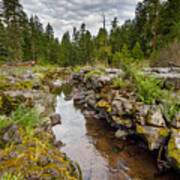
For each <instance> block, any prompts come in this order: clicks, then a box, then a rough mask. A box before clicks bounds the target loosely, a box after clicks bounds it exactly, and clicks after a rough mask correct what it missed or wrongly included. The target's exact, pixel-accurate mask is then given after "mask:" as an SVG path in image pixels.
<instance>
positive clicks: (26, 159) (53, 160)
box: [0, 132, 81, 180]
mask: <svg viewBox="0 0 180 180" xmlns="http://www.w3.org/2000/svg"><path fill="white" fill-rule="evenodd" d="M22 135H23V140H22V144H19V145H13V146H10V147H8V148H6V149H4V150H0V154H1V155H2V156H1V157H0V174H1V176H0V177H3V176H5V175H6V174H8V173H11V175H12V176H17V175H18V174H21V176H22V177H23V179H28V177H32V176H36V175H40V177H50V179H62V180H78V179H79V180H80V179H81V177H80V175H79V172H78V168H77V167H76V166H75V164H73V163H72V162H71V161H70V160H69V159H68V158H67V156H66V155H65V154H64V153H61V152H59V150H58V149H56V148H54V147H53V146H52V145H51V144H50V141H51V142H52V140H49V138H48V136H46V134H44V136H45V137H46V138H43V140H42V139H41V140H40V139H39V138H37V137H36V136H29V135H26V133H25V132H23V134H22ZM48 140H49V141H48ZM54 172H56V173H54Z"/></svg>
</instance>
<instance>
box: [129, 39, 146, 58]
mask: <svg viewBox="0 0 180 180" xmlns="http://www.w3.org/2000/svg"><path fill="white" fill-rule="evenodd" d="M132 57H133V58H134V59H137V60H142V59H143V58H144V53H143V51H142V49H141V46H140V44H139V42H136V44H135V46H134V48H133V49H132Z"/></svg>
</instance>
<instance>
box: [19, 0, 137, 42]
mask: <svg viewBox="0 0 180 180" xmlns="http://www.w3.org/2000/svg"><path fill="white" fill-rule="evenodd" d="M138 1H140V0H20V2H21V4H22V5H23V7H24V10H25V12H26V13H27V14H28V16H30V15H32V14H33V15H37V16H38V17H39V18H40V21H41V23H42V24H43V25H44V26H46V25H47V23H48V22H49V23H50V24H51V25H52V26H53V28H54V33H55V36H56V37H58V38H59V39H61V37H62V35H63V34H64V33H65V32H66V31H70V32H72V29H73V26H75V27H77V28H78V29H79V28H80V25H81V24H82V23H85V24H86V27H87V29H88V30H90V32H91V33H92V34H93V35H95V34H96V33H97V31H98V30H99V28H100V27H102V20H103V18H102V13H103V12H104V14H105V16H106V27H107V29H108V30H109V29H110V27H111V21H112V20H113V18H114V17H117V18H118V22H119V25H121V24H123V22H124V21H125V20H127V19H132V18H133V17H134V15H135V8H136V4H137V2H138Z"/></svg>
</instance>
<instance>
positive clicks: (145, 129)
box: [136, 124, 169, 151]
mask: <svg viewBox="0 0 180 180" xmlns="http://www.w3.org/2000/svg"><path fill="white" fill-rule="evenodd" d="M136 133H137V135H139V136H141V137H142V138H143V139H144V140H145V141H146V142H147V144H148V148H149V150H151V151H153V150H156V149H159V148H160V146H161V145H162V144H163V143H164V142H165V140H166V139H167V137H168V136H169V131H168V129H167V128H162V127H153V126H144V125H139V124H136Z"/></svg>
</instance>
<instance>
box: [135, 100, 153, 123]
mask: <svg viewBox="0 0 180 180" xmlns="http://www.w3.org/2000/svg"><path fill="white" fill-rule="evenodd" d="M149 109H150V105H144V104H142V103H141V104H138V103H135V104H134V111H135V112H136V113H135V121H136V122H138V123H139V124H141V125H145V124H146V120H145V118H146V115H147V113H148V111H149Z"/></svg>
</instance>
